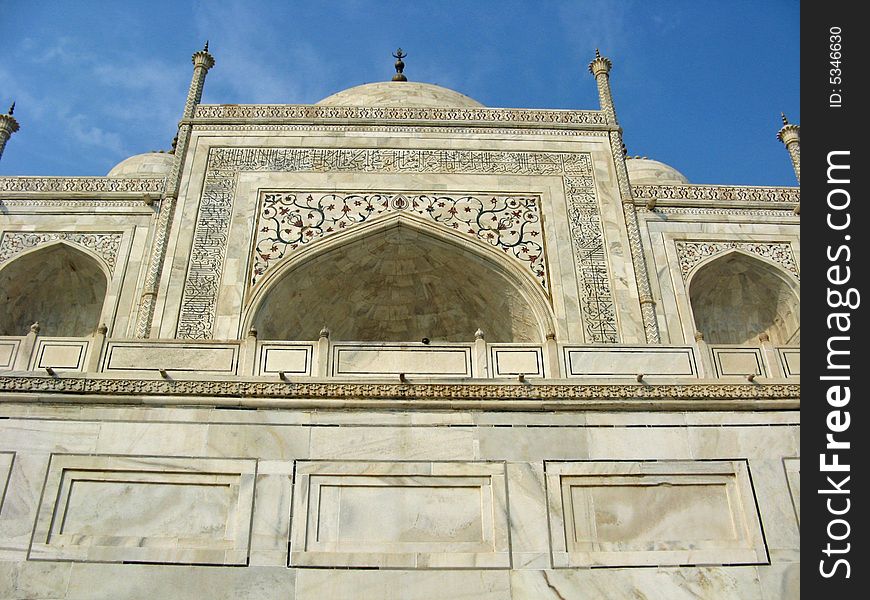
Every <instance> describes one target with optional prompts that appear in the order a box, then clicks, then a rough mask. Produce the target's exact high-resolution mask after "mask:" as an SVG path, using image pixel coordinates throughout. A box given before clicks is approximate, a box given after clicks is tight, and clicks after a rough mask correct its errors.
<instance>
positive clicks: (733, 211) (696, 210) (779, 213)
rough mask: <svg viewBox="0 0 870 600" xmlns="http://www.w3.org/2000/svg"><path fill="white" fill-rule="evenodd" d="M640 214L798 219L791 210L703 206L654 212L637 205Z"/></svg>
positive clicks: (666, 208)
mask: <svg viewBox="0 0 870 600" xmlns="http://www.w3.org/2000/svg"><path fill="white" fill-rule="evenodd" d="M634 208H635V211H637V213H638V214H652V213H661V214H665V215H735V216H748V217H789V218H793V219H795V220H797V219H798V217H797V216H796V215H795V214H794V210H792V209H791V208H781V209H778V210H777V209H765V208H739V207H731V208H706V207H703V206H656V207H655V208H654V209H653V210H650V209H648V208H647V207H645V206H639V205H635V207H634Z"/></svg>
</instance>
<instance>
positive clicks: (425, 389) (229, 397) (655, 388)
mask: <svg viewBox="0 0 870 600" xmlns="http://www.w3.org/2000/svg"><path fill="white" fill-rule="evenodd" d="M0 391H2V392H4V393H22V394H57V395H58V396H39V397H36V398H33V400H35V401H41V402H60V401H63V398H62V397H60V396H59V395H60V394H73V395H76V398H72V399H71V401H75V402H81V399H80V397H79V396H80V395H84V396H90V395H97V396H104V395H112V396H114V397H117V396H123V397H131V398H130V403H131V404H137V403H139V404H148V405H149V406H153V405H155V404H164V405H182V404H185V403H187V404H189V403H190V400H189V398H190V397H205V398H212V399H213V404H215V405H233V406H247V407H259V408H268V407H275V408H280V407H284V408H303V407H310V406H324V407H335V408H347V407H349V406H351V405H353V406H354V407H359V408H365V407H370V408H374V407H384V406H390V407H400V406H403V407H405V408H408V404H407V402H408V401H414V402H415V403H416V405H417V406H418V407H420V408H437V407H440V406H445V407H448V406H449V407H452V408H456V407H459V406H468V407H471V406H475V403H481V404H479V406H485V407H486V408H487V409H495V410H498V409H502V410H589V409H596V408H597V409H608V410H620V409H622V410H625V409H640V408H642V409H643V410H655V409H661V410H674V408H675V407H676V406H680V407H684V408H688V409H692V408H694V409H704V410H710V409H712V408H715V407H723V406H726V407H727V408H728V409H729V410H740V409H746V410H752V409H758V408H759V407H768V408H790V409H796V408H798V407H799V405H800V385H799V384H787V383H770V384H759V383H753V384H748V383H733V384H732V383H717V384H687V385H675V384H661V385H657V384H604V385H597V384H587V385H583V384H580V385H575V384H571V385H569V384H551V385H526V384H465V383H457V384H452V383H444V384H434V383H431V384H414V383H404V384H402V383H375V382H366V383H341V382H335V383H325V382H303V383H296V382H294V383H284V382H261V381H214V380H209V381H192V380H185V381H179V380H172V381H168V380H164V379H159V380H158V379H147V380H146V379H105V378H99V379H98V378H87V377H26V376H23V377H22V376H3V377H0ZM136 396H141V397H143V398H133V397H136ZM157 398H160V399H161V401H160V402H156V399H157ZM10 400H18V401H20V400H21V399H20V398H19V399H15V398H10ZM330 400H332V401H339V403H329V402H328V401H330ZM117 401H118V399H117V398H116V399H115V402H117ZM463 401H464V402H466V404H464V405H462V404H456V402H463ZM488 401H493V402H492V404H489V403H488ZM512 401H514V402H513V403H512ZM204 404H206V405H207V404H208V403H205V402H202V401H199V402H197V405H198V406H200V405H204Z"/></svg>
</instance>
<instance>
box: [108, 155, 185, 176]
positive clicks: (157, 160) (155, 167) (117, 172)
mask: <svg viewBox="0 0 870 600" xmlns="http://www.w3.org/2000/svg"><path fill="white" fill-rule="evenodd" d="M174 161H175V155H174V154H170V153H168V152H145V153H144V154H135V155H133V156H130V157H129V158H125V159H124V160H122V161H121V162H119V163H118V164H117V165H115V166H114V167H112V170H111V171H109V174H108V175H107V177H166V176H167V175H169V172H170V171H172V163H173V162H174Z"/></svg>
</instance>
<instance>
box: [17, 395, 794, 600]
mask: <svg viewBox="0 0 870 600" xmlns="http://www.w3.org/2000/svg"><path fill="white" fill-rule="evenodd" d="M0 417H2V418H0V490H4V489H5V492H4V494H3V497H2V505H0V598H42V599H54V600H73V599H83V598H88V599H98V598H112V599H113V600H114V599H118V598H148V597H155V598H160V597H166V598H173V599H176V598H177V599H183V598H203V597H208V598H215V599H230V598H232V599H233V600H236V599H240V598H242V599H244V598H252V599H253V598H258V599H265V598H270V599H271V598H275V599H277V598H281V599H285V600H286V599H292V598H297V599H305V600H309V599H310V600H313V599H322V598H330V599H343V598H347V599H353V600H366V599H378V600H381V599H384V598H397V599H399V598H400V599H402V600H415V599H420V600H423V599H426V600H433V599H441V598H445V599H446V598H463V597H464V598H475V599H478V598H481V599H489V600H496V599H499V600H508V599H535V600H537V599H549V598H553V599H556V600H557V599H559V598H562V599H568V598H583V599H584V600H585V599H586V598H590V599H593V600H598V599H601V600H604V599H607V600H611V599H617V600H618V599H621V598H644V597H645V598H668V599H669V600H671V599H674V600H682V599H689V598H692V599H697V598H704V599H705V600H707V599H719V598H727V599H735V600H737V599H739V600H774V599H780V598H781V599H788V600H792V599H793V598H796V597H797V595H796V594H797V592H796V585H797V583H796V578H797V568H798V561H799V556H800V555H799V547H800V539H799V532H798V515H799V510H800V479H799V475H800V463H799V458H798V456H799V443H798V414H797V413H796V412H795V413H789V412H770V413H764V412H752V413H749V412H743V413H724V412H699V413H664V412H659V413H558V412H552V413H519V412H515V413H504V412H492V413H488V412H459V411H452V412H426V411H422V410H421V411H405V412H399V411H393V412H387V411H384V412H375V411H339V410H336V411H328V410H319V411H301V410H298V411H291V410H287V411H277V410H258V411H240V410H219V409H212V408H188V409H184V408H171V409H170V408H156V407H154V408H147V407H135V408H134V407H120V406H118V407H111V406H104V407H96V406H54V407H48V406H37V405H13V404H8V403H0ZM113 563H114V564H113ZM121 563H126V564H121ZM130 563H148V564H130ZM206 565H208V566H206Z"/></svg>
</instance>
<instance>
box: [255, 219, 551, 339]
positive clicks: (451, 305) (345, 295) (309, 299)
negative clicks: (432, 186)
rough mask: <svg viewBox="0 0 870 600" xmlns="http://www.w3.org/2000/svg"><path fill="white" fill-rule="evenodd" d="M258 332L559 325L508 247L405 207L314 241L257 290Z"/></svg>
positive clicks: (357, 335)
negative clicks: (437, 222)
mask: <svg viewBox="0 0 870 600" xmlns="http://www.w3.org/2000/svg"><path fill="white" fill-rule="evenodd" d="M243 325H244V327H245V328H246V329H247V328H250V327H255V328H256V329H257V330H258V332H259V336H260V337H261V338H262V339H316V338H317V336H318V333H319V331H320V329H321V327H322V326H324V325H327V326H328V327H329V328H330V329H331V331H332V335H333V338H334V339H338V340H353V341H419V340H420V339H422V338H424V337H427V338H430V339H432V340H441V341H470V340H472V339H474V332H475V330H476V329H477V328H478V327H479V328H482V329H483V330H484V332H485V333H486V338H487V340H489V341H513V342H539V341H541V340H543V339H544V336H545V335H546V333H547V332H549V331H552V330H553V317H552V310H551V308H550V306H549V302H548V299H547V296H546V293H545V292H544V290H543V289H542V288H541V286H540V284H539V283H538V282H537V281H535V280H534V278H533V277H532V276H531V274H529V273H527V272H526V271H525V270H524V269H523V267H522V266H521V265H515V264H513V262H512V260H511V259H510V258H509V257H507V256H504V254H503V252H501V251H500V250H498V249H495V248H493V247H489V246H487V245H485V244H482V243H479V242H476V241H474V240H470V239H468V238H467V236H463V235H461V234H459V233H455V232H452V231H450V230H447V229H446V228H441V227H438V226H437V225H433V224H432V223H430V222H426V221H422V220H421V219H419V218H418V217H416V215H408V214H404V213H400V214H398V215H396V214H393V215H389V216H386V217H385V218H382V219H377V220H375V221H372V222H370V223H366V224H364V225H362V226H359V227H355V228H353V229H352V230H347V231H345V232H342V233H340V234H336V235H334V236H330V238H328V239H326V240H323V241H322V242H320V243H318V244H312V245H311V246H309V247H308V248H306V249H304V250H303V251H301V252H298V253H296V254H295V255H294V256H292V257H291V258H289V259H287V260H286V261H285V262H284V263H282V264H280V265H278V266H277V267H276V268H275V269H274V270H273V272H272V273H270V274H269V275H268V277H267V278H266V279H264V280H263V281H262V282H260V285H258V286H257V288H256V289H255V290H254V293H253V295H252V297H251V299H250V302H249V308H248V310H247V312H246V316H245V318H244V321H243Z"/></svg>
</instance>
